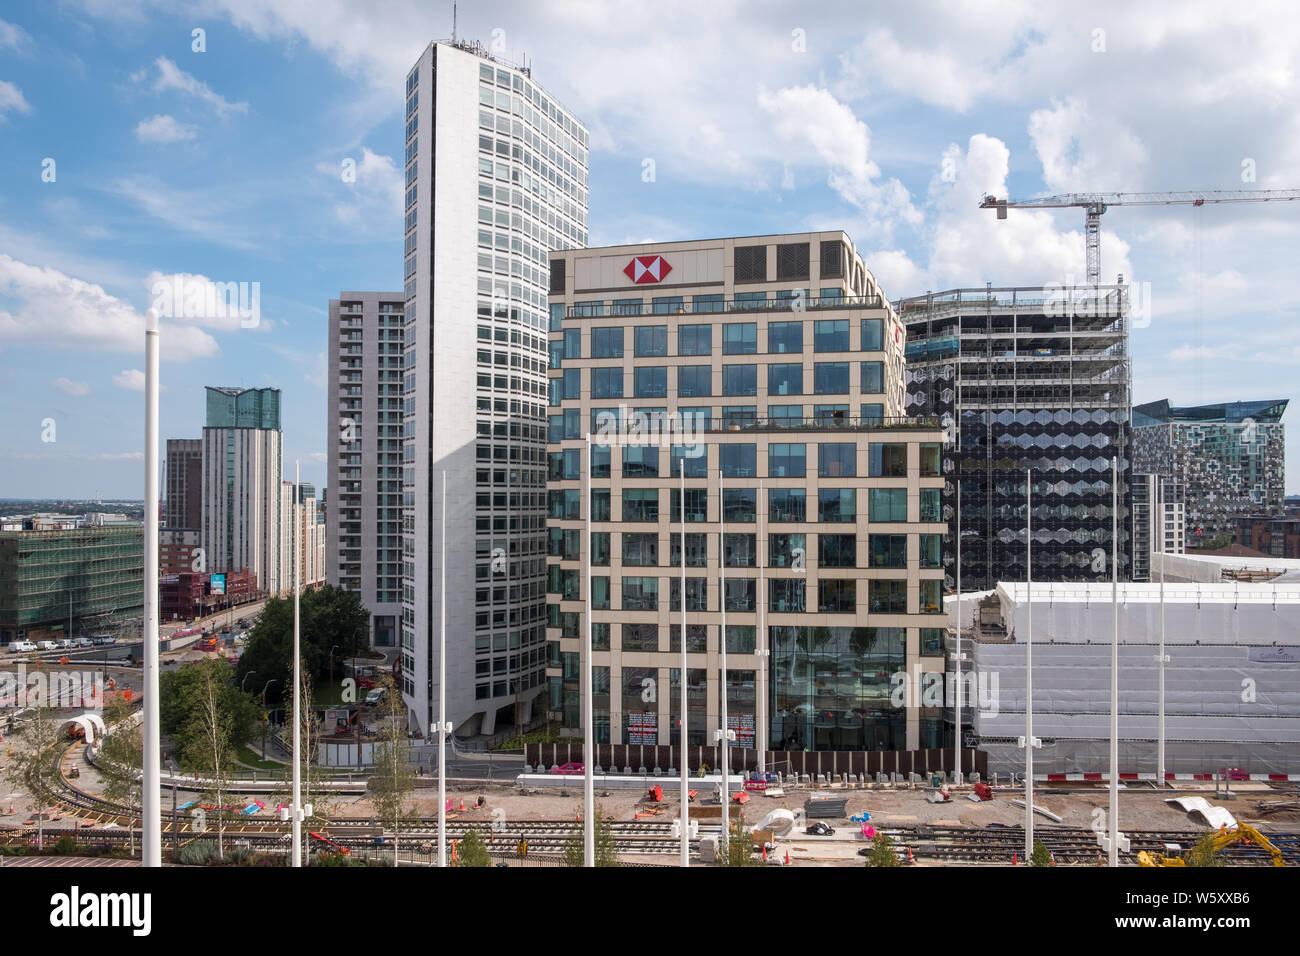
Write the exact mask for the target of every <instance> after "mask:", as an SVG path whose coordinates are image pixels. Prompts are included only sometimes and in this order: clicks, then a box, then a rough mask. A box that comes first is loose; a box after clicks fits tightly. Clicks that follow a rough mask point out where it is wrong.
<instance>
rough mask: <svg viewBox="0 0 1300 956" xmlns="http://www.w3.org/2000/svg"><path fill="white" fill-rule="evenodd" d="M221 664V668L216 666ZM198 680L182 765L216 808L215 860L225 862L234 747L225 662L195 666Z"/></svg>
mask: <svg viewBox="0 0 1300 956" xmlns="http://www.w3.org/2000/svg"><path fill="white" fill-rule="evenodd" d="M218 665H220V666H218ZM197 669H198V680H197V681H196V682H195V683H193V684H192V685H190V687H189V698H188V700H187V702H186V703H187V709H188V712H189V719H188V720H187V721H186V723H185V734H184V739H185V744H184V746H183V747H182V748H181V750H180V760H181V766H182V767H184V768H185V769H186V770H187V771H189V772H190V773H193V774H194V775H195V777H196V786H198V787H201V788H202V790H203V794H204V796H210V797H212V799H213V800H214V801H215V803H216V805H217V810H216V816H217V857H218V859H222V860H224V859H225V855H226V845H225V834H226V828H225V813H226V811H225V807H226V798H227V796H228V795H229V792H230V773H231V770H232V768H233V767H234V764H235V753H236V752H237V749H238V748H237V747H236V745H235V744H234V741H233V738H232V735H231V724H232V722H233V719H232V717H231V715H230V714H229V713H228V712H227V711H226V710H225V708H224V707H223V706H222V701H223V698H224V691H225V690H226V685H225V683H224V682H223V681H222V679H221V678H222V676H223V672H229V670H230V668H229V667H228V666H226V665H225V662H224V661H205V662H204V663H202V664H199V665H198V668H197Z"/></svg>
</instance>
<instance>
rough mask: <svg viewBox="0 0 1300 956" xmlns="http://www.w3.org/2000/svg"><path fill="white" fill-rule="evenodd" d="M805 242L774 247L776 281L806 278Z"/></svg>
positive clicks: (806, 257) (806, 250)
mask: <svg viewBox="0 0 1300 956" xmlns="http://www.w3.org/2000/svg"><path fill="white" fill-rule="evenodd" d="M808 247H809V243H807V242H796V243H789V244H786V245H779V246H777V247H776V281H777V282H781V281H783V280H785V279H807V278H808Z"/></svg>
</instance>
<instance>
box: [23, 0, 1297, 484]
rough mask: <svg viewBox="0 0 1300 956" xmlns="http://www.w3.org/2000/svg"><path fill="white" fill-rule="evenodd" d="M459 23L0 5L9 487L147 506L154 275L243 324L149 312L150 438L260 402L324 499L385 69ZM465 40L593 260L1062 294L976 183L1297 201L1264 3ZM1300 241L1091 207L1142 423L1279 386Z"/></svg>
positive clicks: (1288, 17) (975, 11) (379, 210)
mask: <svg viewBox="0 0 1300 956" xmlns="http://www.w3.org/2000/svg"><path fill="white" fill-rule="evenodd" d="M451 32H452V9H451V3H450V0H370V2H367V3H365V4H358V3H355V2H352V0H279V2H270V0H194V2H187V0H170V2H156V0H54V2H45V3H36V2H25V0H5V2H4V3H0V183H2V184H3V185H0V398H2V399H3V407H4V410H5V414H4V416H3V419H2V421H3V427H0V496H3V497H60V496H66V497H103V498H114V497H117V498H141V497H143V483H144V479H143V474H142V471H143V451H142V449H143V447H144V436H143V430H144V428H143V404H144V393H143V371H142V370H143V368H144V359H143V341H144V335H143V332H144V321H145V319H144V315H145V311H146V309H147V308H148V307H149V305H150V304H151V302H152V301H153V300H154V296H155V295H156V292H157V289H155V283H158V282H159V281H166V280H165V279H164V277H172V276H176V275H181V276H184V277H188V278H186V279H185V280H184V281H185V282H186V283H187V285H185V286H184V287H183V288H184V289H185V290H186V292H187V293H189V292H190V291H191V290H193V289H195V288H197V289H199V290H200V291H202V290H203V289H205V288H206V286H207V285H208V284H210V283H236V284H239V283H243V284H244V285H243V289H244V290H245V298H244V300H243V301H244V304H245V306H246V308H245V310H244V313H243V314H226V315H219V314H216V313H215V312H212V311H207V312H204V313H203V314H200V315H198V316H193V315H191V316H188V317H186V316H184V315H181V316H179V317H177V318H167V319H164V321H163V324H162V334H161V343H162V344H161V348H162V365H161V382H162V389H163V391H162V393H161V416H162V417H161V434H162V437H163V438H164V439H165V438H168V437H173V438H181V437H198V436H199V435H200V434H201V430H202V427H203V416H204V404H203V403H204V393H203V386H205V385H222V386H244V387H252V386H263V385H267V386H275V387H278V388H280V389H282V401H283V426H284V463H285V474H286V475H291V474H292V471H293V466H294V462H295V461H297V462H300V463H301V468H302V478H303V480H304V481H312V482H314V483H315V484H316V485H317V486H318V487H319V486H321V485H323V484H325V458H326V456H325V450H326V427H327V425H326V423H327V409H326V390H325V385H326V365H325V350H326V347H327V321H328V304H329V300H330V299H331V298H337V297H338V295H339V293H340V292H341V291H342V290H367V289H375V290H383V291H389V290H400V289H401V273H400V270H401V257H402V248H401V247H402V214H401V208H400V206H401V202H402V157H403V142H402V139H403V132H404V126H403V107H404V80H405V77H406V73H407V71H408V70H409V69H410V67H411V65H412V64H413V63H414V61H415V59H416V58H417V57H418V56H419V54H420V52H421V51H422V50H423V49H424V47H425V46H427V44H428V43H429V42H431V41H433V40H437V39H445V38H447V37H449V36H450V35H451ZM457 32H458V35H459V36H461V37H463V38H467V39H477V40H479V41H480V42H481V43H483V44H484V45H485V46H486V47H488V48H490V49H491V50H493V51H494V52H498V53H500V55H501V56H502V57H504V58H505V59H508V60H511V61H515V62H526V63H528V64H529V65H530V66H531V67H532V70H533V77H534V79H535V80H537V82H539V83H540V84H541V85H542V86H543V87H544V88H545V89H546V90H548V91H549V92H550V93H551V94H552V95H553V96H554V97H555V98H557V99H558V100H559V101H560V102H562V103H563V104H565V105H566V106H567V107H569V108H570V109H571V110H573V111H574V112H575V113H576V114H577V116H578V117H579V118H580V119H581V120H582V121H583V122H584V123H585V124H586V125H587V127H588V129H589V130H590V131H591V154H590V169H591V173H590V176H591V187H590V217H589V218H590V243H591V244H592V245H593V246H596V245H608V244H614V243H625V242H653V241H668V240H679V239H693V238H705V237H715V236H731V235H736V236H742V235H755V234H772V233H783V232H800V231H808V230H814V229H832V228H841V229H844V230H845V231H847V232H848V233H849V235H850V236H851V237H852V238H853V240H854V243H855V245H856V246H857V249H858V251H859V253H860V254H861V255H862V256H863V258H864V260H865V261H866V263H867V266H868V268H869V269H871V270H872V272H873V273H874V274H875V275H876V277H877V279H878V280H879V281H880V283H881V286H882V287H883V289H884V291H885V293H886V294H887V295H888V296H889V297H890V298H892V299H896V298H899V297H902V296H906V295H915V294H921V293H924V292H926V291H931V290H932V291H940V290H944V289H951V288H957V287H965V286H982V285H984V283H986V282H991V283H993V285H995V286H1013V285H1021V286H1033V285H1039V284H1044V283H1057V284H1060V285H1063V286H1068V285H1072V284H1075V283H1080V282H1082V281H1083V280H1084V240H1083V214H1082V212H1081V211H1080V210H1078V209H1062V210H1012V211H1011V212H1010V213H1009V215H1008V218H1007V219H1006V220H1004V221H1001V222H999V221H997V220H996V219H995V217H994V215H993V213H992V212H991V211H989V210H981V209H979V208H978V203H979V200H980V198H981V197H982V196H983V195H985V194H987V193H992V194H995V195H997V196H999V197H1005V196H1008V195H1009V196H1011V197H1012V198H1027V197H1032V196H1037V195H1049V194H1056V193H1068V192H1084V191H1107V192H1156V191H1177V190H1212V189H1271V188H1277V189H1281V188H1291V187H1300V112H1298V111H1297V107H1296V103H1297V93H1298V92H1300V89H1298V87H1300V70H1298V65H1300V64H1298V63H1297V60H1298V59H1300V18H1297V17H1294V16H1292V10H1291V8H1290V6H1289V5H1288V4H1286V3H1269V2H1260V3H1252V4H1224V3H1221V2H1198V0H1186V2H1178V3H1169V4H1162V3H1145V4H1131V3H1127V2H1104V0H1103V2H1092V3H1090V4H1088V5H1082V4H1069V5H1065V4H1061V5H1057V4H1039V3H1033V2H1013V0H1006V2H995V0H989V2H951V3H948V2H918V3H908V4H899V3H877V2H869V3H864V2H861V0H859V2H836V0H828V2H823V3H820V4H816V5H814V7H808V6H806V5H804V4H797V3H776V2H763V0H743V2H741V0H712V2H709V3H699V2H679V0H658V2H656V3H653V4H645V3H639V2H622V0H604V2H601V0H533V2H528V3H522V2H520V3H502V2H474V3H471V2H468V0H467V2H463V3H461V4H460V6H459V15H458V22H457ZM351 168H355V172H356V174H355V176H354V177H351V176H345V175H343V171H344V170H345V169H351ZM349 180H351V181H349ZM1298 252H1300V202H1295V203H1270V204H1261V203H1246V204H1235V205H1221V206H1203V207H1200V208H1193V207H1190V206H1167V207H1141V206H1115V207H1112V208H1111V209H1110V210H1109V211H1108V212H1107V213H1106V215H1105V216H1104V217H1103V219H1102V238H1101V257H1102V281H1103V282H1110V281H1114V279H1115V277H1116V275H1117V274H1123V275H1124V276H1125V277H1126V279H1128V280H1130V281H1133V282H1135V283H1138V286H1137V293H1136V294H1138V295H1145V296H1146V301H1147V302H1149V314H1148V316H1147V317H1140V318H1139V320H1138V321H1135V322H1134V328H1133V331H1132V335H1131V339H1130V343H1129V344H1130V350H1131V353H1132V356H1133V386H1134V387H1133V400H1134V402H1135V403H1142V402H1148V401H1154V400H1157V399H1161V398H1168V399H1170V400H1171V401H1173V402H1174V403H1175V404H1201V403H1208V402H1216V401H1224V400H1248V399H1283V398H1287V399H1294V398H1296V397H1297V390H1296V380H1297V376H1296V369H1297V367H1298V366H1300V323H1297V321H1296V318H1297V311H1298V308H1300V277H1298V276H1297V271H1296V268H1295V263H1296V259H1297V253H1298ZM233 288H239V286H234V287H233ZM255 292H256V296H257V298H256V303H255V304H256V306H257V307H256V308H253V306H254V298H253V296H254V293H255ZM177 311H178V312H183V311H184V310H181V309H178V310H177ZM1297 414H1300V411H1296V410H1293V411H1291V412H1289V413H1288V415H1287V417H1286V419H1284V421H1286V420H1289V419H1293V418H1294V417H1295V416H1296V415H1297ZM1287 458H1288V468H1287V490H1288V492H1289V493H1296V492H1300V441H1293V442H1291V444H1290V447H1289V448H1288V455H1287Z"/></svg>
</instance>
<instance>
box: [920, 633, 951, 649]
mask: <svg viewBox="0 0 1300 956" xmlns="http://www.w3.org/2000/svg"><path fill="white" fill-rule="evenodd" d="M946 633H947V632H946V630H945V629H944V628H942V627H923V628H921V629H920V638H921V643H920V652H921V654H922V655H942V654H943V639H944V636H945V635H946Z"/></svg>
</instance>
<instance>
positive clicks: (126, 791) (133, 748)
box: [96, 694, 144, 856]
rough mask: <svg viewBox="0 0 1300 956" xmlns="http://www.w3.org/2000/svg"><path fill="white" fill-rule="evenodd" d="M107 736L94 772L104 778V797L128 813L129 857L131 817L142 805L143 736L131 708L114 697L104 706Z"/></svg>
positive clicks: (132, 841)
mask: <svg viewBox="0 0 1300 956" xmlns="http://www.w3.org/2000/svg"><path fill="white" fill-rule="evenodd" d="M104 723H105V725H106V726H107V727H108V731H107V736H106V737H105V738H104V739H103V741H102V742H101V743H100V745H99V759H98V760H97V762H96V769H97V770H99V773H100V776H101V777H103V779H104V796H105V797H107V798H108V799H109V800H112V801H114V802H115V803H121V804H124V805H126V806H127V807H128V808H130V810H131V820H130V825H131V826H130V829H131V838H130V839H131V855H132V856H135V818H136V817H137V816H139V815H140V805H141V803H142V802H143V779H142V774H143V770H144V733H143V727H142V725H141V722H140V721H139V720H137V719H136V715H135V707H134V706H133V705H132V704H131V702H130V701H128V700H127V699H126V698H125V697H124V696H123V695H121V694H115V695H114V696H113V697H111V698H110V699H109V700H108V701H106V702H105V704H104Z"/></svg>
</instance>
